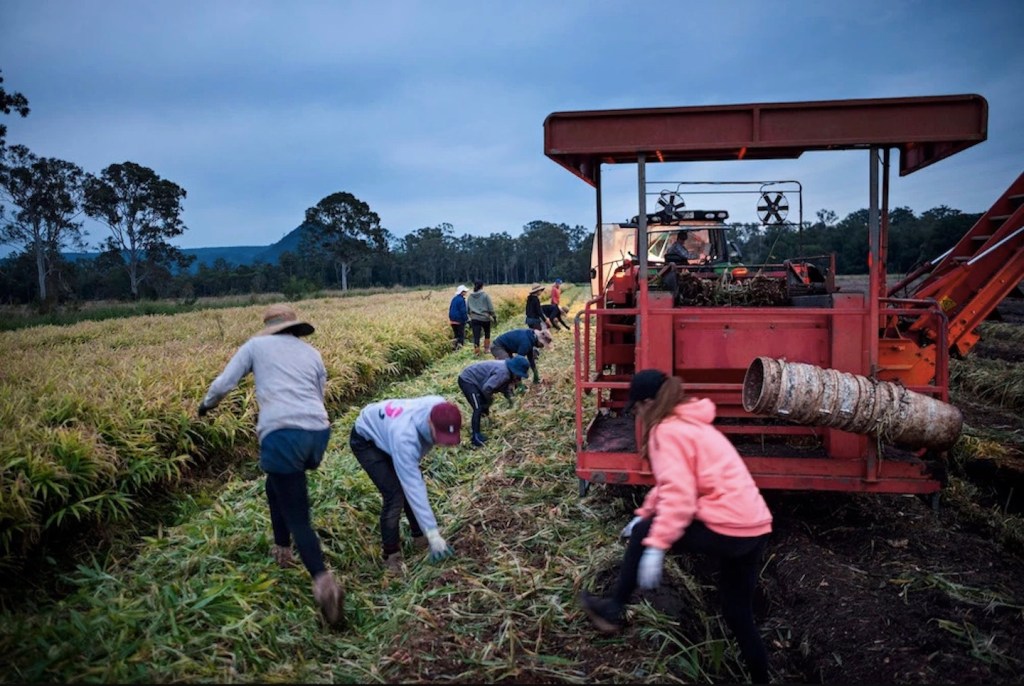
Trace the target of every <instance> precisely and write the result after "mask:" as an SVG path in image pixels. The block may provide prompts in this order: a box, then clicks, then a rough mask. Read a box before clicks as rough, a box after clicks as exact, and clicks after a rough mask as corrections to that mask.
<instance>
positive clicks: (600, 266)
mask: <svg viewBox="0 0 1024 686" xmlns="http://www.w3.org/2000/svg"><path fill="white" fill-rule="evenodd" d="M594 189H595V193H594V196H595V198H597V226H595V227H594V240H595V241H597V290H598V293H601V292H603V291H604V285H605V283H607V282H606V281H605V276H604V232H603V231H602V230H601V224H602V223H603V220H602V218H601V202H602V200H601V163H600V162H597V163H595V165H594ZM590 297H591V298H594V297H597V293H591V294H590Z"/></svg>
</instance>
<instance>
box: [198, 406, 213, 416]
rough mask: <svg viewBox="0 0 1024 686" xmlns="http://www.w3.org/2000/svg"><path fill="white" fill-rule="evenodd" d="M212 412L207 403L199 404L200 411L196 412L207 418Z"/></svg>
mask: <svg viewBox="0 0 1024 686" xmlns="http://www.w3.org/2000/svg"><path fill="white" fill-rule="evenodd" d="M209 411H210V408H208V407H207V406H206V404H205V403H199V410H198V411H197V412H196V414H198V415H199V416H200V417H205V416H206V413H207V412H209Z"/></svg>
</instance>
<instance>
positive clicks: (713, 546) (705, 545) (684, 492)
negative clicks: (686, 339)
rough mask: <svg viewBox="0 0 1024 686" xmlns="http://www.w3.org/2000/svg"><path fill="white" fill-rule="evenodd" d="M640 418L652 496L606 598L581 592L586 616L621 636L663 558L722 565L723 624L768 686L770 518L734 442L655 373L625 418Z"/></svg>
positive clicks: (632, 528)
mask: <svg viewBox="0 0 1024 686" xmlns="http://www.w3.org/2000/svg"><path fill="white" fill-rule="evenodd" d="M634 408H635V410H636V413H637V415H638V416H639V418H640V422H641V425H642V430H643V434H642V435H643V442H642V455H643V457H644V458H646V459H649V460H650V463H651V471H652V472H653V473H654V482H655V483H654V486H653V487H652V488H651V489H650V490H649V491H648V492H647V496H646V498H644V501H643V503H642V504H641V505H640V507H638V508H637V509H636V512H635V513H634V514H635V515H636V516H635V517H633V519H632V521H630V522H629V524H627V525H626V527H625V528H624V529H623V530H622V533H621V536H622V537H623V538H627V539H628V543H627V545H626V552H625V555H624V557H623V560H622V565H621V567H620V569H619V579H618V582H617V584H616V586H615V589H614V590H613V592H612V595H611V596H609V597H604V598H600V597H596V596H591V595H590V594H589V593H587V592H586V591H582V592H581V593H580V596H579V602H580V604H581V605H582V607H583V611H584V612H585V613H586V614H587V616H588V617H589V618H590V620H591V621H592V622H593V623H594V625H595V626H596V627H597V629H598V630H600V631H601V632H603V633H609V634H610V633H615V632H618V631H619V630H620V629H621V628H622V620H623V614H624V610H625V606H626V603H627V602H628V601H629V600H630V597H631V596H632V594H633V591H634V590H635V589H636V587H637V586H639V587H640V588H642V589H645V590H649V589H653V588H656V587H657V586H658V585H659V583H660V582H661V574H662V566H663V563H664V559H665V553H666V552H673V553H680V552H691V553H703V554H707V555H710V556H712V557H714V558H717V561H718V564H719V574H718V592H719V598H720V601H721V603H722V616H723V617H724V618H725V623H726V624H727V625H728V626H729V629H730V630H731V631H732V633H733V634H734V635H735V637H736V641H737V643H738V644H739V648H740V653H741V654H742V655H743V658H744V660H745V662H746V664H747V669H748V671H749V672H750V677H751V678H752V680H753V682H754V683H758V684H764V683H768V653H767V651H766V650H765V646H764V643H763V642H762V640H761V634H760V632H759V631H758V629H757V626H756V624H755V622H754V591H755V589H756V587H757V575H758V570H759V568H760V561H761V557H762V555H763V554H764V550H765V547H766V546H767V543H768V538H769V536H770V534H771V530H772V514H771V511H769V509H768V505H767V504H766V503H765V501H764V498H763V497H762V496H761V492H760V490H759V489H758V487H757V484H756V483H755V482H754V479H753V477H751V475H750V472H749V471H748V470H747V465H746V463H745V462H744V461H743V458H741V457H740V455H739V453H737V452H736V448H735V447H733V445H732V443H731V442H730V441H729V439H728V438H727V437H726V436H725V435H724V434H723V433H722V432H721V431H719V430H718V429H716V428H715V427H714V426H713V425H712V422H713V421H714V419H715V405H714V403H713V402H711V401H710V400H708V399H707V398H702V399H700V400H697V399H694V398H688V397H686V395H685V392H684V388H683V383H682V381H681V380H680V379H679V378H677V377H674V376H667V375H666V374H665V373H664V372H661V371H659V370H657V369H645V370H643V371H640V372H637V373H636V374H635V375H634V376H633V379H632V381H631V382H630V387H629V398H628V400H627V402H626V408H625V411H626V412H627V413H628V412H630V411H631V410H633V409H634Z"/></svg>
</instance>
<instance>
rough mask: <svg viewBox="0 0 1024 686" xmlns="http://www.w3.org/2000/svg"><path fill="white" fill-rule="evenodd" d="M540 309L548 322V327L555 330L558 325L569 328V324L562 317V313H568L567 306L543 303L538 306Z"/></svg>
mask: <svg viewBox="0 0 1024 686" xmlns="http://www.w3.org/2000/svg"><path fill="white" fill-rule="evenodd" d="M540 309H541V311H542V312H543V313H544V320H545V321H546V322H547V323H548V328H549V329H552V330H557V329H558V327H559V325H561V327H562V328H563V329H565V330H566V331H568V330H569V325H568V324H566V323H565V320H564V319H562V315H563V314H569V308H568V307H559V306H558V305H555V304H554V303H550V304H544V305H541V306H540Z"/></svg>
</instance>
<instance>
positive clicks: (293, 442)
mask: <svg viewBox="0 0 1024 686" xmlns="http://www.w3.org/2000/svg"><path fill="white" fill-rule="evenodd" d="M313 332H314V328H313V326H312V324H310V323H309V322H306V321H304V320H302V319H299V317H298V315H297V314H296V312H295V310H294V309H293V308H292V307H291V305H287V304H283V303H280V304H275V305H271V306H269V307H267V308H266V310H265V311H264V313H263V330H262V331H260V332H259V333H258V334H257V335H255V336H253V337H252V338H250V339H249V340H247V341H246V342H245V343H244V344H242V346H241V347H240V348H239V349H238V350H237V351H236V352H235V354H234V356H232V358H231V359H230V360H229V361H228V363H227V366H226V367H224V370H223V371H222V372H221V373H220V375H219V376H218V377H217V378H216V379H214V380H213V383H212V384H211V385H210V388H209V390H208V391H207V393H206V396H205V397H204V398H203V401H202V402H201V403H200V404H199V416H200V417H204V416H206V414H207V413H208V412H209V411H210V410H212V409H213V408H214V407H216V406H217V404H218V403H220V401H221V400H222V399H223V398H224V396H226V395H227V394H228V393H229V392H230V391H231V390H233V389H234V388H235V387H236V386H237V385H238V383H239V382H240V381H241V380H242V378H243V377H244V376H246V375H247V374H249V373H250V372H252V374H253V377H254V381H255V386H256V404H257V406H258V408H259V411H258V418H257V421H256V433H257V435H258V436H259V444H260V469H262V470H263V472H264V473H265V474H266V487H265V488H266V495H267V503H268V505H269V506H270V523H271V528H272V529H273V533H274V546H273V548H272V549H271V554H272V555H273V557H274V559H275V560H276V561H277V563H278V565H280V566H281V567H290V566H291V565H292V564H293V558H292V548H291V544H292V539H294V541H295V547H296V548H297V549H298V551H299V557H300V558H301V560H302V564H303V565H305V567H306V570H307V571H308V572H309V575H310V577H311V578H312V579H313V597H314V599H315V600H316V602H317V604H318V605H319V606H320V611H321V612H322V613H323V616H324V618H325V619H326V620H327V622H328V623H330V624H340V623H341V622H342V621H343V619H344V600H345V592H344V589H342V587H341V586H340V585H339V584H338V582H337V581H336V580H335V578H334V575H333V574H331V572H329V571H327V568H326V566H325V564H324V557H323V551H322V550H321V548H320V539H319V538H318V537H317V535H316V532H315V531H314V530H313V527H312V525H311V523H310V514H309V488H308V485H307V482H306V472H307V471H310V470H315V469H316V468H317V467H319V466H320V463H321V461H322V460H323V457H324V452H325V451H326V450H327V441H328V440H329V438H330V435H331V424H330V421H329V420H328V418H327V409H326V408H325V406H324V388H325V385H326V383H327V370H326V369H325V368H324V363H323V359H322V358H321V356H320V352H319V351H318V350H317V349H316V348H314V347H313V346H312V345H310V344H309V343H306V342H305V341H303V340H302V339H301V338H302V337H303V336H308V335H310V334H312V333H313Z"/></svg>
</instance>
